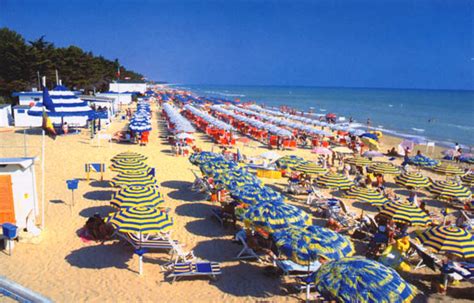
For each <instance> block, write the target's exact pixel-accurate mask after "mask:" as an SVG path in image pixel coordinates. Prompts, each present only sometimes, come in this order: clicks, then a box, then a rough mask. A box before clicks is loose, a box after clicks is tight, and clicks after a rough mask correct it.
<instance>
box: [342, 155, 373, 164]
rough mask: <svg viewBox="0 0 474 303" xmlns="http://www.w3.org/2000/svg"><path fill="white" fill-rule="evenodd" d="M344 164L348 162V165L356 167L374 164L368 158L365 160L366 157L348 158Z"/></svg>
mask: <svg viewBox="0 0 474 303" xmlns="http://www.w3.org/2000/svg"><path fill="white" fill-rule="evenodd" d="M344 162H346V163H347V164H350V165H355V166H366V165H370V164H371V163H372V161H371V160H369V159H368V158H364V157H353V158H348V159H346V160H344Z"/></svg>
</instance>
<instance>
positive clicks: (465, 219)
mask: <svg viewBox="0 0 474 303" xmlns="http://www.w3.org/2000/svg"><path fill="white" fill-rule="evenodd" d="M459 219H460V220H461V224H462V225H464V226H466V227H467V229H468V230H470V231H471V233H472V232H473V231H474V214H472V213H468V212H467V211H465V210H461V216H460V218H459Z"/></svg>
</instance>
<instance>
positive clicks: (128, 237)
mask: <svg viewBox="0 0 474 303" xmlns="http://www.w3.org/2000/svg"><path fill="white" fill-rule="evenodd" d="M118 235H119V236H120V237H121V238H122V239H124V240H125V241H127V242H128V243H130V244H131V245H132V246H133V248H135V249H138V248H145V249H151V250H153V249H155V250H171V249H173V244H172V243H171V241H173V242H174V244H175V245H179V244H178V241H174V240H169V239H163V238H148V239H142V240H141V241H140V238H139V237H138V236H137V235H135V234H132V233H118Z"/></svg>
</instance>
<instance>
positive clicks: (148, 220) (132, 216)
mask: <svg viewBox="0 0 474 303" xmlns="http://www.w3.org/2000/svg"><path fill="white" fill-rule="evenodd" d="M105 221H106V222H108V223H110V224H112V225H113V226H114V227H115V228H116V229H117V230H118V231H119V232H123V233H135V234H138V236H139V239H140V240H141V239H142V236H143V235H146V234H156V233H162V232H168V231H169V230H170V229H171V226H172V225H173V220H172V219H171V218H170V217H168V214H166V212H164V211H161V210H159V209H157V208H149V207H132V208H123V209H120V210H119V211H118V212H116V213H112V214H111V215H110V216H108V217H106V218H105ZM136 253H137V254H138V255H139V261H140V263H139V272H140V274H142V262H143V259H142V258H143V251H142V250H141V247H140V248H139V249H138V250H136Z"/></svg>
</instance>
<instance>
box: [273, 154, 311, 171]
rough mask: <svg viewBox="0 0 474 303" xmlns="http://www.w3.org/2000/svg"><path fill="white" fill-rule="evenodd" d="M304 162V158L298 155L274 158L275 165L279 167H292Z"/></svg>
mask: <svg viewBox="0 0 474 303" xmlns="http://www.w3.org/2000/svg"><path fill="white" fill-rule="evenodd" d="M302 162H305V160H304V159H303V158H301V157H299V156H293V155H291V156H284V157H281V158H280V159H278V160H276V162H275V163H276V165H277V167H278V168H280V169H292V168H294V167H295V166H298V164H300V163H302Z"/></svg>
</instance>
